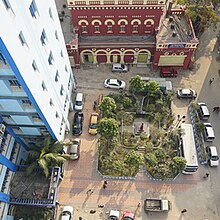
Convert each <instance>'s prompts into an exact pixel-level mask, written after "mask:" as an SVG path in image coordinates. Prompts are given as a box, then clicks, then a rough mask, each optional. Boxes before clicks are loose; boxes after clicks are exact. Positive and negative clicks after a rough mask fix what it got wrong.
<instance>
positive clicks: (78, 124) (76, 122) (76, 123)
mask: <svg viewBox="0 0 220 220" xmlns="http://www.w3.org/2000/svg"><path fill="white" fill-rule="evenodd" d="M82 128H83V113H82V112H76V113H75V115H74V118H73V131H72V133H73V135H80V134H82Z"/></svg>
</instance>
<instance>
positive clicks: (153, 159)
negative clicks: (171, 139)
mask: <svg viewBox="0 0 220 220" xmlns="http://www.w3.org/2000/svg"><path fill="white" fill-rule="evenodd" d="M145 159H146V161H147V163H148V164H149V166H156V165H157V164H158V161H157V158H156V156H155V154H153V153H147V154H146V155H145Z"/></svg>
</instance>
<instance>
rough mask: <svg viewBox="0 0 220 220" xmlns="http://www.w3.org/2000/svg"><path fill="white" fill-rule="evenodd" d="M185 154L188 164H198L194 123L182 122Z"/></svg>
mask: <svg viewBox="0 0 220 220" xmlns="http://www.w3.org/2000/svg"><path fill="white" fill-rule="evenodd" d="M181 129H182V135H181V138H182V147H183V155H184V157H185V159H186V161H187V163H186V165H187V166H198V159H197V151H196V145H195V139H194V132H193V127H192V124H181Z"/></svg>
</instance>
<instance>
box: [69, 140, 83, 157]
mask: <svg viewBox="0 0 220 220" xmlns="http://www.w3.org/2000/svg"><path fill="white" fill-rule="evenodd" d="M80 145H81V140H80V139H79V138H75V139H74V140H73V142H72V144H71V145H70V152H69V154H70V155H71V156H72V159H73V160H78V159H79V156H80Z"/></svg>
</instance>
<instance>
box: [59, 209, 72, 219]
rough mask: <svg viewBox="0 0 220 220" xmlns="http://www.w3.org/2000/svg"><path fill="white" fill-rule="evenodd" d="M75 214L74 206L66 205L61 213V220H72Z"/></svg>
mask: <svg viewBox="0 0 220 220" xmlns="http://www.w3.org/2000/svg"><path fill="white" fill-rule="evenodd" d="M72 214H73V207H72V206H64V207H63V211H62V214H61V220H70V219H71V217H72Z"/></svg>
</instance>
